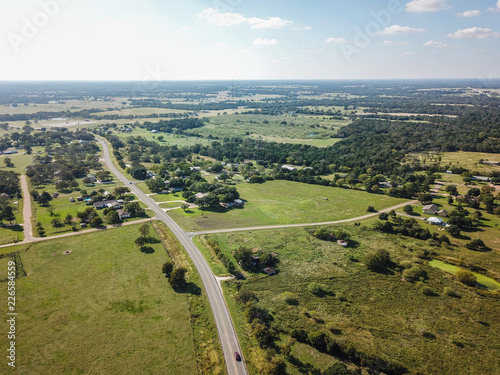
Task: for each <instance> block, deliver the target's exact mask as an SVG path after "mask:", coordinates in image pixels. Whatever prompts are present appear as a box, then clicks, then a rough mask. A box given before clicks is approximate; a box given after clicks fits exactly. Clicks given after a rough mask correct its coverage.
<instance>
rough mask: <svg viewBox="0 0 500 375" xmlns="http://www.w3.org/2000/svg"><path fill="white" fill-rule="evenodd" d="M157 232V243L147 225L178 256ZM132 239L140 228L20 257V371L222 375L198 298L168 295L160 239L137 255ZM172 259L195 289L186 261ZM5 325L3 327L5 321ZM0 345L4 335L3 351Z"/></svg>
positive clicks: (50, 245)
mask: <svg viewBox="0 0 500 375" xmlns="http://www.w3.org/2000/svg"><path fill="white" fill-rule="evenodd" d="M155 225H156V224H155ZM160 230H161V237H158V235H157V233H156V231H155V230H154V229H153V228H151V232H150V234H151V235H153V236H154V237H155V238H162V239H163V240H165V241H169V244H170V246H169V254H170V252H172V251H174V252H177V251H179V252H180V253H182V251H181V250H180V248H176V246H177V245H176V243H175V242H172V241H173V240H172V236H171V234H170V233H169V232H168V231H167V230H166V229H165V228H162V229H160ZM138 235H139V231H138V226H130V227H126V228H125V227H123V228H119V229H112V230H108V231H106V233H89V234H85V235H78V236H74V237H68V238H64V239H58V240H51V241H45V242H41V243H37V244H33V245H31V246H29V250H27V251H26V252H25V251H24V250H22V251H21V253H20V254H21V258H22V261H23V264H24V268H25V270H26V272H27V273H28V276H27V277H23V278H20V279H18V280H16V287H17V294H16V302H17V305H16V307H17V309H18V310H17V312H18V314H19V315H18V316H19V320H18V323H17V327H16V328H17V332H18V337H17V340H16V343H17V353H16V354H17V363H16V365H17V366H16V367H17V369H16V372H17V373H19V374H35V373H36V374H68V373H69V374H73V373H96V374H112V373H113V374H116V373H122V374H142V373H150V374H160V373H161V374H165V373H167V374H186V375H191V374H196V373H200V374H202V373H214V374H217V373H223V370H222V368H223V367H224V366H223V361H221V360H220V358H222V355H221V353H220V348H218V343H217V336H216V333H215V326H214V324H213V322H212V320H211V316H210V309H209V308H208V302H207V301H206V300H205V297H204V296H203V295H195V294H190V293H176V292H174V291H173V290H172V288H171V286H170V285H169V284H168V280H167V279H166V278H165V276H164V275H163V274H162V273H161V267H162V264H163V263H164V262H165V261H167V260H168V259H169V256H168V255H167V253H166V251H165V247H164V246H166V245H163V244H162V243H161V242H160V241H159V240H158V243H155V244H152V245H150V246H151V247H152V249H153V250H154V252H153V253H144V252H141V251H140V250H139V248H138V247H137V246H136V245H135V244H134V239H135V238H137V237H138ZM26 247H27V246H26V245H25V246H24V247H18V249H25V248H26ZM66 250H71V253H69V254H63V252H65V251H66ZM174 256H175V259H176V262H178V261H182V262H183V263H182V264H183V265H185V266H187V267H188V269H189V273H188V277H189V279H188V280H189V281H190V282H193V283H194V284H193V285H196V288H198V289H199V288H200V287H201V282H200V280H199V278H198V275H197V274H196V273H195V272H194V271H193V269H192V266H191V265H190V264H189V262H188V261H187V260H186V259H184V258H183V257H185V256H184V255H183V254H174ZM6 259H7V258H4V259H2V263H1V264H2V266H3V265H4V263H6V262H5V260H6ZM179 259H181V260H179ZM182 259H184V260H182ZM176 264H177V263H176ZM5 269H6V267H5ZM4 273H5V272H4V271H3V268H2V273H1V275H2V276H4ZM197 285H199V286H200V287H198V286H197ZM6 286H7V283H2V285H1V289H2V294H3V295H7V294H6ZM196 288H195V289H196ZM21 316H22V318H21ZM2 327H3V329H4V330H6V329H7V323H6V322H5V321H4V322H3V323H2ZM6 340H7V335H2V338H0V343H1V346H2V347H7V342H6ZM210 366H213V368H212V369H210ZM197 368H198V370H197ZM207 371H208V372H207Z"/></svg>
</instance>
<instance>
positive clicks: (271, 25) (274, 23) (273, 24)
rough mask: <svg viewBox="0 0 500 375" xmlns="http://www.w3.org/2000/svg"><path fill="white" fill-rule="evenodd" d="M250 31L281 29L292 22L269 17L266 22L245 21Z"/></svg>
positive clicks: (260, 19)
mask: <svg viewBox="0 0 500 375" xmlns="http://www.w3.org/2000/svg"><path fill="white" fill-rule="evenodd" d="M247 22H248V23H249V24H250V25H252V26H250V27H251V28H252V29H281V28H282V27H285V26H286V25H288V24H290V23H292V21H288V20H284V19H281V18H279V17H269V18H268V19H267V20H263V19H262V18H257V17H253V18H249V19H248V21H247Z"/></svg>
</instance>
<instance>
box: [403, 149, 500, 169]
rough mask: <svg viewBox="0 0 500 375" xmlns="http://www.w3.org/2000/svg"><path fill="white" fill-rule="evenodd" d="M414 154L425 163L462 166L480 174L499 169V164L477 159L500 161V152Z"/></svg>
mask: <svg viewBox="0 0 500 375" xmlns="http://www.w3.org/2000/svg"><path fill="white" fill-rule="evenodd" d="M413 156H416V157H417V158H418V159H419V160H420V161H422V162H423V160H424V159H425V160H426V162H427V164H431V163H435V162H437V163H438V164H441V165H451V166H453V167H463V168H466V169H468V170H470V171H478V172H479V173H480V174H482V173H488V172H493V171H497V172H498V171H500V165H489V164H480V163H479V160H481V159H482V160H489V161H496V162H499V163H500V154H489V153H484V152H465V151H458V152H443V153H431V154H429V153H421V154H417V155H413Z"/></svg>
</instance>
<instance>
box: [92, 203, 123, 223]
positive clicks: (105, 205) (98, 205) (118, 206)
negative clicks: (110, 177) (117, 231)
mask: <svg viewBox="0 0 500 375" xmlns="http://www.w3.org/2000/svg"><path fill="white" fill-rule="evenodd" d="M93 207H94V208H95V209H96V210H101V209H103V208H112V209H114V210H116V212H117V213H118V217H119V218H120V220H123V219H128V218H129V217H130V213H128V212H127V211H125V210H124V209H123V200H122V199H113V200H109V201H100V202H94V204H93Z"/></svg>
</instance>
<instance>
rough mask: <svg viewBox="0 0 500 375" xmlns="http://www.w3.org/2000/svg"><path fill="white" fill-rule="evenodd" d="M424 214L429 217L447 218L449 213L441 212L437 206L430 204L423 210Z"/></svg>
mask: <svg viewBox="0 0 500 375" xmlns="http://www.w3.org/2000/svg"><path fill="white" fill-rule="evenodd" d="M422 212H423V213H424V214H428V215H438V216H442V217H447V216H448V212H447V211H446V210H440V209H439V207H438V206H436V205H435V204H428V205H426V206H424V207H423V208H422Z"/></svg>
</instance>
